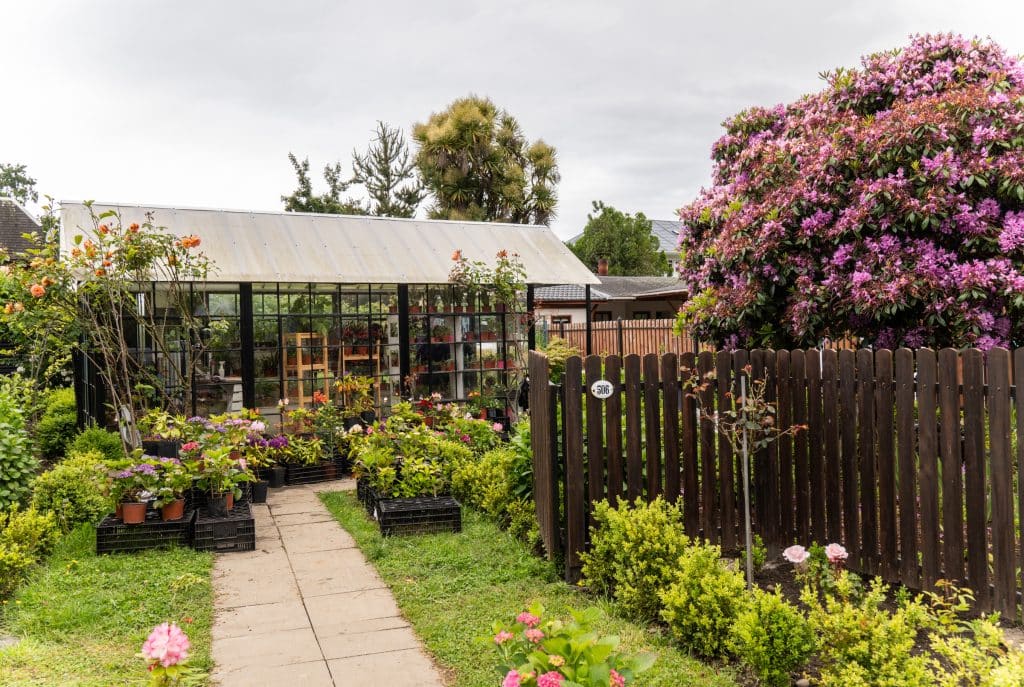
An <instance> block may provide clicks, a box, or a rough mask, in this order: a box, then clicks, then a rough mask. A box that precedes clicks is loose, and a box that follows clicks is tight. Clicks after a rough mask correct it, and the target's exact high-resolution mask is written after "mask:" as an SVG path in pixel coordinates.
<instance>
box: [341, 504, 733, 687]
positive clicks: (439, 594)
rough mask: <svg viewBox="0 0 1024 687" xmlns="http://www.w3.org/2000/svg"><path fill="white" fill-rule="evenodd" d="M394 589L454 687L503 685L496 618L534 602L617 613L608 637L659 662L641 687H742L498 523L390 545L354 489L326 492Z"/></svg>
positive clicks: (473, 519) (481, 521)
mask: <svg viewBox="0 0 1024 687" xmlns="http://www.w3.org/2000/svg"><path fill="white" fill-rule="evenodd" d="M321 498H322V499H323V501H324V503H326V504H327V507H328V508H329V509H330V511H331V512H332V513H333V514H334V516H335V517H336V518H337V519H338V521H339V522H340V523H341V525H342V526H343V527H344V528H345V529H346V530H348V531H349V532H350V533H351V534H352V536H353V537H354V538H355V540H356V542H357V543H358V544H359V547H360V548H361V549H362V550H363V553H365V554H366V556H367V558H369V560H370V561H371V562H372V563H373V564H374V565H375V566H376V567H377V570H378V571H379V572H380V575H381V577H383V578H384V581H385V582H387V584H388V585H389V586H390V587H391V590H392V591H393V592H394V595H395V598H396V599H397V601H398V605H399V607H401V609H402V612H403V613H404V614H405V616H406V617H407V618H408V619H409V621H410V622H411V623H412V625H413V627H414V628H415V629H416V633H417V634H418V635H419V636H420V637H421V638H422V639H423V641H424V642H425V643H426V645H427V648H428V649H429V650H430V652H431V653H433V655H434V656H435V657H436V659H437V661H438V662H439V663H440V664H441V665H442V666H443V667H445V668H447V669H448V670H449V675H450V676H451V677H452V678H454V679H453V680H452V681H451V682H452V684H453V685H454V686H455V687H494V685H496V684H498V682H499V679H498V676H497V672H496V671H495V669H494V660H495V654H494V653H493V652H492V651H491V649H490V647H489V646H487V644H486V643H482V642H478V641H476V640H477V638H478V637H484V636H488V635H489V634H490V630H491V623H493V622H494V621H495V620H505V621H510V620H511V619H512V618H513V617H514V616H515V615H516V614H517V613H519V612H520V611H522V610H524V609H525V608H526V607H527V606H529V605H530V603H532V602H534V601H539V602H540V603H542V604H543V605H544V607H545V608H546V609H547V610H548V611H549V612H553V613H556V614H559V615H563V616H565V615H567V614H568V610H569V609H570V608H585V607H587V606H592V605H598V606H601V607H603V608H604V610H605V612H606V613H608V616H609V617H608V619H607V622H606V623H605V624H604V632H605V633H607V634H615V635H618V636H619V637H620V638H621V639H622V648H623V649H624V650H626V651H630V652H636V651H654V652H656V653H657V654H658V655H659V658H658V661H657V663H655V666H654V668H652V669H651V670H650V671H649V672H647V673H644V674H643V675H640V676H639V678H638V680H637V682H636V684H637V685H647V686H649V687H685V686H687V685H694V686H696V685H702V686H703V685H706V686H708V687H726V686H728V685H734V684H735V682H734V680H733V677H732V673H730V672H727V671H724V670H723V671H719V670H716V669H715V668H712V667H709V666H706V665H704V664H702V663H700V662H698V661H696V660H694V659H692V658H690V657H689V656H688V655H687V654H685V653H683V652H681V651H679V650H677V649H675V648H673V647H672V645H671V644H670V643H669V641H668V640H667V638H665V637H662V636H661V635H660V634H657V633H656V632H655V631H652V630H650V629H648V628H646V627H642V626H639V625H636V624H633V623H630V622H627V621H625V620H622V619H620V618H617V617H615V616H614V615H612V609H611V607H610V606H609V605H608V604H606V603H602V602H599V601H596V600H594V599H592V598H590V597H587V596H585V595H583V594H582V593H581V592H579V591H576V590H574V589H573V588H572V587H570V586H569V585H567V584H565V583H564V582H560V581H559V580H558V576H557V574H556V571H555V569H554V566H552V565H551V564H549V563H547V562H546V561H543V560H540V559H539V558H537V557H536V556H534V555H532V554H531V553H530V552H529V551H528V550H527V549H526V547H525V546H523V544H521V543H520V542H519V541H517V540H515V539H513V538H512V537H510V536H509V535H507V534H506V533H504V532H502V531H501V530H500V529H499V528H498V527H497V526H496V525H494V524H493V523H492V522H490V521H489V520H487V519H485V518H483V517H482V516H480V515H478V514H477V513H474V512H472V511H470V510H468V509H464V510H463V513H462V517H463V521H462V524H463V531H462V533H461V534H457V535H453V534H436V535H421V536H412V537H395V538H389V539H384V538H383V537H381V536H380V533H379V531H378V529H377V525H376V524H375V523H374V522H373V521H371V520H370V519H369V518H368V517H367V516H366V513H365V511H364V510H363V508H362V506H361V505H360V504H359V502H358V501H357V500H356V498H355V495H354V493H352V492H333V493H327V494H321Z"/></svg>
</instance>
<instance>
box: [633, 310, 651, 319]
mask: <svg viewBox="0 0 1024 687" xmlns="http://www.w3.org/2000/svg"><path fill="white" fill-rule="evenodd" d="M633 319H634V320H649V319H651V313H650V311H649V310H641V311H639V312H635V313H633Z"/></svg>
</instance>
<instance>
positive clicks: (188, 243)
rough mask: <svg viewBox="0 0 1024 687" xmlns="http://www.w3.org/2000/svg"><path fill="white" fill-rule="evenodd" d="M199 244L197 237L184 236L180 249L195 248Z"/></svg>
mask: <svg viewBox="0 0 1024 687" xmlns="http://www.w3.org/2000/svg"><path fill="white" fill-rule="evenodd" d="M199 243H200V239H199V237H198V236H185V237H183V238H182V239H181V247H182V248H195V247H196V246H198V245H199Z"/></svg>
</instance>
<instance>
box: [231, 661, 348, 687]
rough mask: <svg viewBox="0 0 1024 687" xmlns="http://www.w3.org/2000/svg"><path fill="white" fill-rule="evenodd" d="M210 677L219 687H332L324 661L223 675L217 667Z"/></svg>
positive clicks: (264, 667) (244, 668) (239, 670)
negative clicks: (294, 686)
mask: <svg viewBox="0 0 1024 687" xmlns="http://www.w3.org/2000/svg"><path fill="white" fill-rule="evenodd" d="M211 677H212V678H213V681H214V684H216V685H219V686H220V687H281V685H301V687H334V680H333V679H332V678H331V671H330V670H329V669H328V668H327V664H326V663H325V662H324V661H310V662H308V663H291V664H289V665H286V666H273V667H267V666H263V667H260V668H258V669H252V670H250V669H248V668H246V667H239V668H237V669H235V670H232V671H230V672H223V673H222V672H221V669H220V668H219V667H218V668H217V670H214V671H213V674H212V675H211ZM338 684H343V683H338Z"/></svg>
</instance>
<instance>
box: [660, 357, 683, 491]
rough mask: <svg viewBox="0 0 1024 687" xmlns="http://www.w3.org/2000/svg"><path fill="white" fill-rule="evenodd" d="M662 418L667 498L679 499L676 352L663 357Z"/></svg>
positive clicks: (677, 369) (677, 367)
mask: <svg viewBox="0 0 1024 687" xmlns="http://www.w3.org/2000/svg"><path fill="white" fill-rule="evenodd" d="M661 386H662V397H663V399H664V400H663V403H662V412H663V413H664V418H663V420H662V422H663V426H664V431H665V498H666V499H668V500H669V501H670V502H675V501H678V500H679V360H678V358H677V357H676V354H675V353H666V354H665V355H664V356H663V357H662V359H661Z"/></svg>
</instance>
